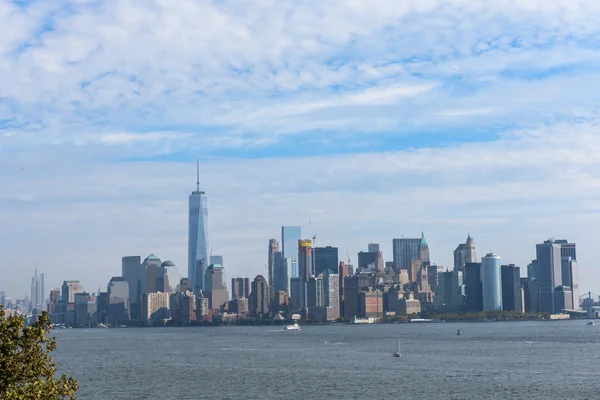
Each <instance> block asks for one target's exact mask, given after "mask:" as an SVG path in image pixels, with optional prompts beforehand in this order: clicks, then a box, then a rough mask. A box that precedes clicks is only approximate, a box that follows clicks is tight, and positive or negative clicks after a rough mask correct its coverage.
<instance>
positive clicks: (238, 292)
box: [231, 277, 250, 300]
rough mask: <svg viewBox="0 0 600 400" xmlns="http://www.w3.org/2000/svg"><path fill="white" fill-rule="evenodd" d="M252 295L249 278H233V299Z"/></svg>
mask: <svg viewBox="0 0 600 400" xmlns="http://www.w3.org/2000/svg"><path fill="white" fill-rule="evenodd" d="M249 296H250V280H249V279H248V278H245V277H242V278H232V279H231V298H232V299H233V300H235V299H240V298H242V297H243V298H248V297H249Z"/></svg>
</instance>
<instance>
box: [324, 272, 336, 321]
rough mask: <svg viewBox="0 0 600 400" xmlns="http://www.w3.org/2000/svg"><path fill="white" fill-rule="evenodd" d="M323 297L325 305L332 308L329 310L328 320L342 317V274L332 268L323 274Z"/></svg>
mask: <svg viewBox="0 0 600 400" xmlns="http://www.w3.org/2000/svg"><path fill="white" fill-rule="evenodd" d="M323 298H324V303H325V304H324V306H325V307H326V308H331V311H329V312H328V320H336V319H338V318H339V317H340V276H339V275H338V274H334V273H332V272H331V271H330V270H327V271H325V273H324V274H323Z"/></svg>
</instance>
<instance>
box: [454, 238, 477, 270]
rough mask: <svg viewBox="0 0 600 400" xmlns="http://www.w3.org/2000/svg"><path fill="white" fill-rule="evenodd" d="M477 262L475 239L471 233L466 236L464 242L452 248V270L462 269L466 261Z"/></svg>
mask: <svg viewBox="0 0 600 400" xmlns="http://www.w3.org/2000/svg"><path fill="white" fill-rule="evenodd" d="M475 262H477V255H476V253H475V241H474V240H473V238H472V237H471V235H469V236H467V241H466V242H465V243H462V244H459V245H458V247H457V248H456V250H454V270H455V271H463V270H464V267H465V264H466V263H475Z"/></svg>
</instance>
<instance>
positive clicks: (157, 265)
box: [141, 254, 162, 293]
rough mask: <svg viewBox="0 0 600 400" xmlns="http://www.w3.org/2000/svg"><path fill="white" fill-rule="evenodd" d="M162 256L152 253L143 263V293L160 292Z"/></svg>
mask: <svg viewBox="0 0 600 400" xmlns="http://www.w3.org/2000/svg"><path fill="white" fill-rule="evenodd" d="M161 264H162V263H161V261H160V258H158V257H156V256H155V255H154V254H150V255H149V256H148V257H146V258H145V259H144V262H143V263H142V283H141V287H142V293H156V292H160V290H159V287H158V285H159V282H160V278H161V277H162V268H161Z"/></svg>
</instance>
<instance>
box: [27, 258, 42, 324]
mask: <svg viewBox="0 0 600 400" xmlns="http://www.w3.org/2000/svg"><path fill="white" fill-rule="evenodd" d="M42 299H43V297H42V285H41V282H40V278H39V277H38V273H37V267H36V268H35V273H34V274H33V277H32V278H31V310H27V311H33V310H36V311H37V312H39V313H40V314H41V311H42V310H43V309H42V307H43V306H42V303H43V300H42Z"/></svg>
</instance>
